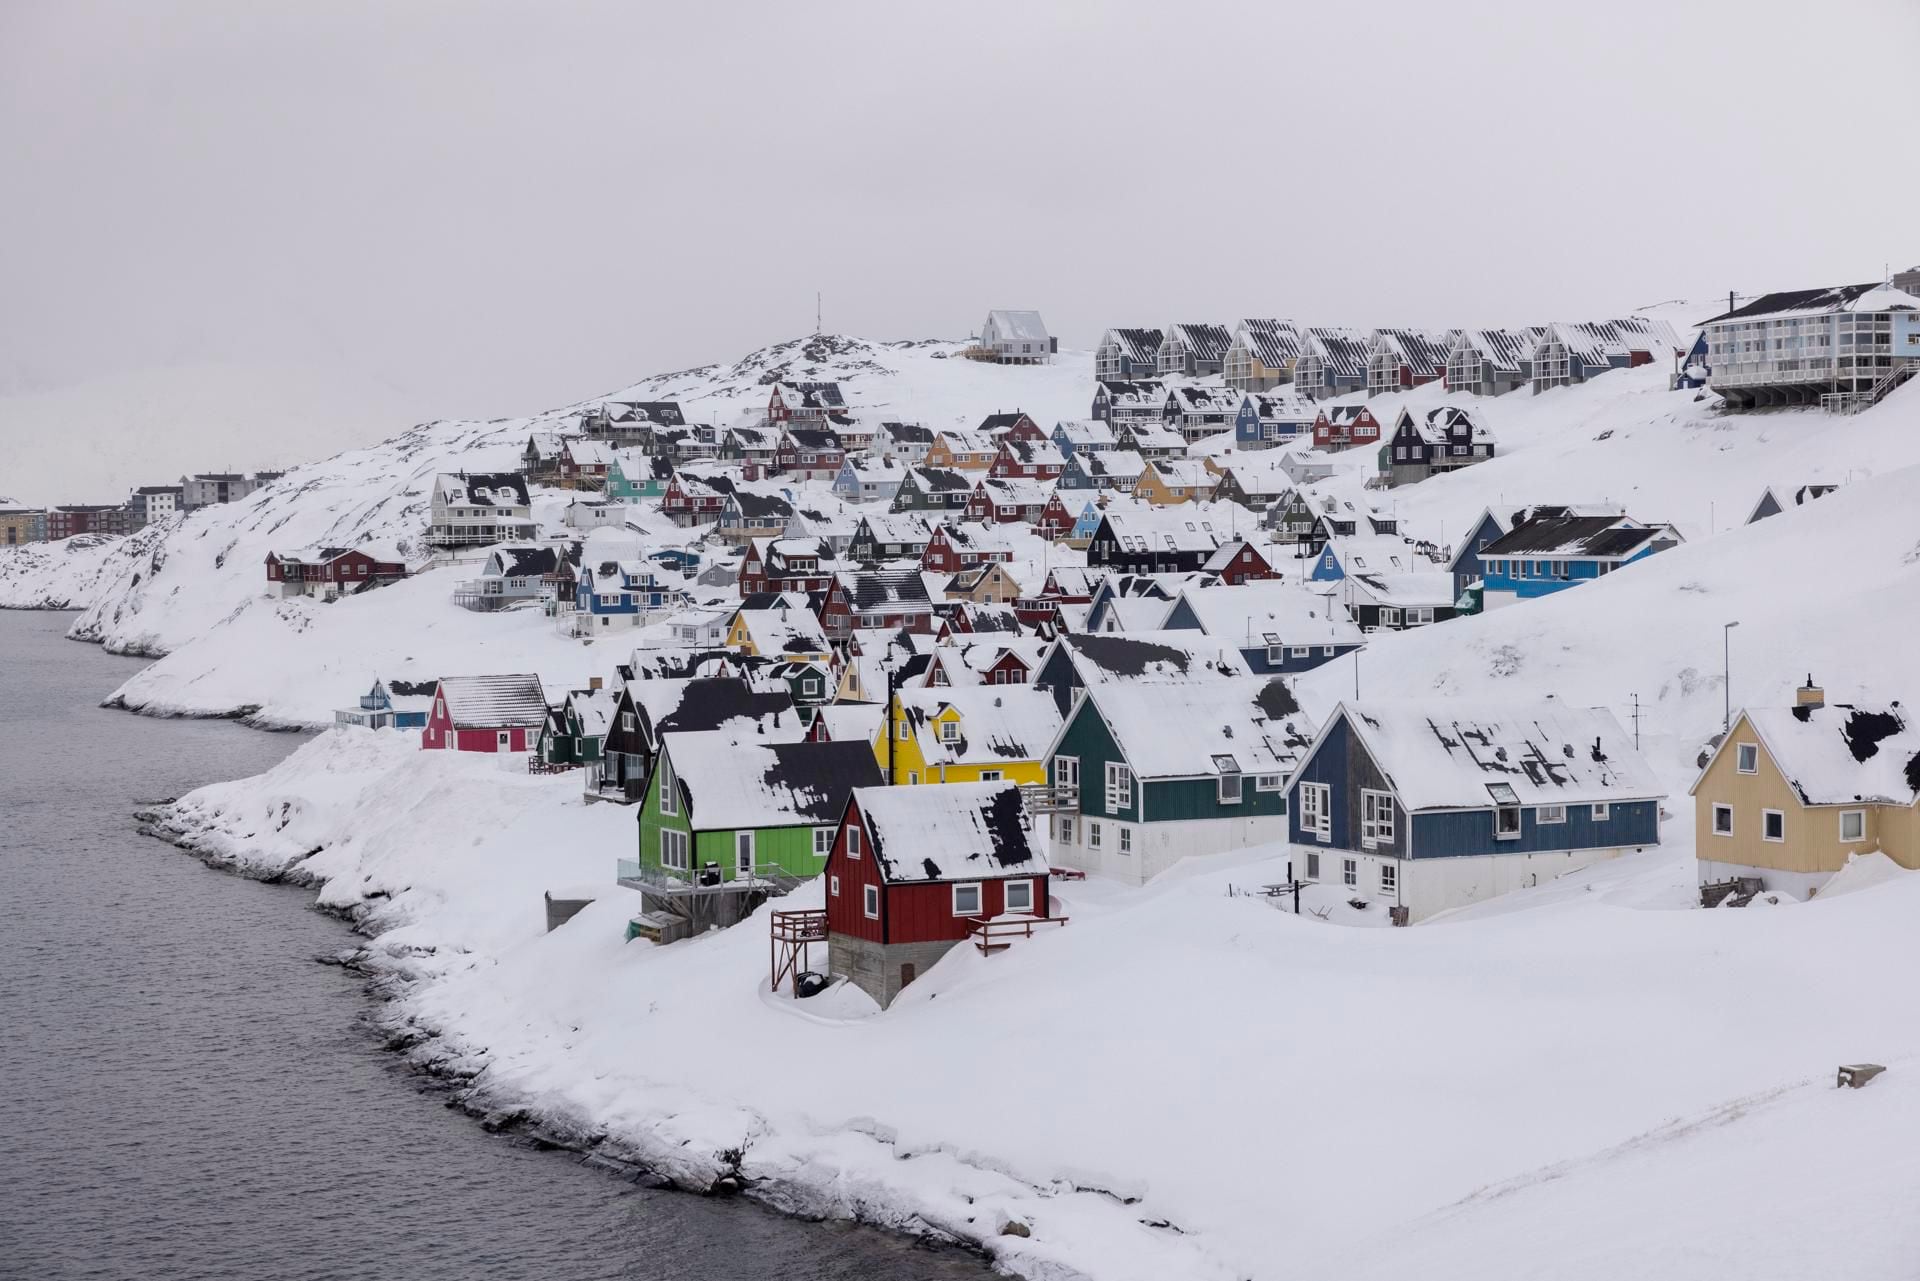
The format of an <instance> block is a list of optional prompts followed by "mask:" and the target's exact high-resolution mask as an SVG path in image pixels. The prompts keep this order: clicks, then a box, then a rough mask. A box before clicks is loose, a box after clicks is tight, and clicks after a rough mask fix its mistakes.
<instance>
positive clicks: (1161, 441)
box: [1114, 418, 1187, 450]
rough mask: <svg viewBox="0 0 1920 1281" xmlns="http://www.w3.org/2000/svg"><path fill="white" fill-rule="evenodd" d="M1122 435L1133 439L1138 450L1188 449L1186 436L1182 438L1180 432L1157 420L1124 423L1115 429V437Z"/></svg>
mask: <svg viewBox="0 0 1920 1281" xmlns="http://www.w3.org/2000/svg"><path fill="white" fill-rule="evenodd" d="M1122 434H1124V435H1126V436H1127V437H1129V438H1130V439H1132V441H1133V443H1134V446H1135V447H1136V448H1138V449H1174V450H1180V449H1185V448H1186V447H1187V438H1186V437H1185V436H1182V435H1181V434H1180V433H1179V432H1178V431H1176V430H1174V429H1173V428H1171V427H1169V426H1167V425H1166V424H1165V423H1163V422H1161V421H1160V420H1159V419H1157V418H1156V419H1152V420H1150V421H1147V422H1140V421H1138V420H1136V421H1134V422H1130V423H1122V424H1120V426H1119V427H1117V428H1115V429H1114V435H1115V436H1120V435H1122Z"/></svg>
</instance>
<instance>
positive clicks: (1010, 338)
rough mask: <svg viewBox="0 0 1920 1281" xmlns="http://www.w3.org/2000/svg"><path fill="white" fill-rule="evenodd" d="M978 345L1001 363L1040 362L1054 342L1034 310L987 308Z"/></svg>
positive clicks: (1043, 360) (1052, 350) (1035, 363)
mask: <svg viewBox="0 0 1920 1281" xmlns="http://www.w3.org/2000/svg"><path fill="white" fill-rule="evenodd" d="M980 346H981V347H982V348H983V349H984V350H986V351H988V352H990V353H992V356H993V359H994V360H995V361H996V362H998V363H999V364H1002V365H1043V364H1045V363H1047V361H1048V360H1049V359H1051V358H1052V356H1053V352H1054V349H1055V347H1056V346H1057V344H1056V343H1055V342H1054V340H1053V338H1052V337H1051V336H1050V335H1049V334H1048V333H1047V325H1046V322H1045V321H1043V320H1041V319H1040V313H1039V312H1037V311H990V312H988V313H987V323H986V324H984V325H982V326H980Z"/></svg>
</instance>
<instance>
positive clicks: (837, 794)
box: [661, 730, 880, 832]
mask: <svg viewBox="0 0 1920 1281" xmlns="http://www.w3.org/2000/svg"><path fill="white" fill-rule="evenodd" d="M661 747H662V750H663V751H664V752H665V753H666V755H667V757H668V758H669V759H670V760H671V761H672V762H673V772H674V776H675V781H676V782H677V783H678V785H679V787H680V789H681V791H682V793H683V794H684V795H685V797H686V799H687V821H688V825H689V826H691V827H692V828H693V829H694V830H695V831H706V832H711V831H725V830H729V829H739V828H760V827H798V826H801V825H808V824H811V825H820V826H824V825H827V824H831V823H834V822H837V821H838V820H839V818H840V815H841V812H842V811H844V810H845V809H846V807H847V796H848V795H849V794H850V793H851V792H852V791H853V789H854V788H856V787H871V786H873V785H874V784H876V783H878V782H880V767H879V765H878V764H877V763H876V762H875V760H874V758H873V748H872V747H871V746H869V745H868V744H866V743H861V742H835V743H808V742H787V743H769V742H765V741H762V740H760V739H758V738H753V737H747V736H745V735H743V734H742V733H741V732H739V731H735V730H714V731H710V732H707V733H698V734H688V733H671V734H668V735H666V737H665V739H664V740H663V741H662V744H661Z"/></svg>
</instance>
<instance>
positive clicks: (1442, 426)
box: [1393, 405, 1495, 445]
mask: <svg viewBox="0 0 1920 1281" xmlns="http://www.w3.org/2000/svg"><path fill="white" fill-rule="evenodd" d="M1403 427H1412V428H1413V430H1414V431H1415V432H1416V433H1418V434H1419V436H1420V439H1422V440H1424V441H1426V442H1427V443H1428V444H1429V445H1445V444H1447V443H1449V442H1450V441H1451V440H1452V439H1453V437H1454V435H1455V434H1463V435H1464V436H1465V437H1466V438H1467V439H1468V440H1469V441H1470V442H1472V443H1473V444H1476V445H1491V444H1493V443H1495V442H1494V437H1493V433H1492V432H1491V431H1489V430H1487V428H1485V427H1483V426H1481V425H1480V421H1479V420H1478V419H1477V418H1475V417H1474V414H1473V411H1472V410H1470V409H1468V408H1466V407H1465V406H1463V405H1437V406H1435V407H1434V408H1432V409H1429V410H1428V411H1427V412H1426V413H1425V414H1424V415H1422V416H1420V417H1418V418H1415V417H1414V416H1413V411H1412V410H1410V409H1406V408H1404V407H1403V408H1402V409H1401V410H1400V421H1399V422H1397V423H1395V424H1394V427H1393V429H1394V431H1396V432H1398V431H1400V430H1401V429H1402V428H1403Z"/></svg>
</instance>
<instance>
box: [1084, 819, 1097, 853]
mask: <svg viewBox="0 0 1920 1281" xmlns="http://www.w3.org/2000/svg"><path fill="white" fill-rule="evenodd" d="M1087 848H1088V849H1090V850H1097V849H1099V848H1100V825H1099V824H1098V823H1088V824H1087Z"/></svg>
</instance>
